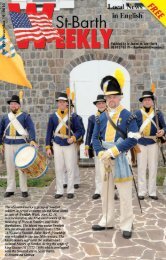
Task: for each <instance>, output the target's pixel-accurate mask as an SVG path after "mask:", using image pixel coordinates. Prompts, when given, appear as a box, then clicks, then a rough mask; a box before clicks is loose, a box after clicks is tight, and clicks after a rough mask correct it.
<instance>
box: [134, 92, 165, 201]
mask: <svg viewBox="0 0 166 260" xmlns="http://www.w3.org/2000/svg"><path fill="white" fill-rule="evenodd" d="M139 101H140V102H141V103H142V107H141V109H139V110H138V111H136V113H135V114H136V116H137V124H138V127H139V132H140V135H141V138H140V139H139V140H138V144H139V148H140V150H141V152H140V153H138V154H137V163H138V194H139V199H141V200H143V199H144V198H145V196H146V195H147V194H148V195H149V197H150V198H151V199H154V200H157V199H158V197H157V195H156V178H157V166H158V154H159V145H158V142H157V141H158V139H157V138H158V137H162V136H164V134H165V133H166V124H165V121H164V117H163V114H162V112H161V111H157V117H158V124H159V129H157V123H156V116H155V112H154V95H153V92H151V91H143V93H142V97H141V98H140V99H139ZM147 168H148V170H149V171H148V176H149V180H148V185H147V180H146V170H147ZM147 186H148V187H147Z"/></svg>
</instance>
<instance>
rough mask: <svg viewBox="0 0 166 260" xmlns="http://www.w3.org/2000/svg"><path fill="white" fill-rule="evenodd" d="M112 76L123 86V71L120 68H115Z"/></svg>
mask: <svg viewBox="0 0 166 260" xmlns="http://www.w3.org/2000/svg"><path fill="white" fill-rule="evenodd" d="M114 76H115V78H116V79H117V81H118V83H119V85H120V87H121V88H123V87H124V83H125V77H124V73H123V72H122V71H121V70H120V69H116V70H115V73H114Z"/></svg>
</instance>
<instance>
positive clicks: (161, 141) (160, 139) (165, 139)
mask: <svg viewBox="0 0 166 260" xmlns="http://www.w3.org/2000/svg"><path fill="white" fill-rule="evenodd" d="M151 90H152V92H153V94H154V114H155V120H156V127H157V132H158V131H159V130H160V126H159V118H158V112H159V109H158V106H157V97H156V96H155V90H156V87H155V84H154V83H152V84H151ZM157 143H158V145H159V147H160V151H161V155H162V158H163V162H164V165H166V159H165V156H164V152H163V147H162V144H164V143H166V137H165V136H161V137H157Z"/></svg>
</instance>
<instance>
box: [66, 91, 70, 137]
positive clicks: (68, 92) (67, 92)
mask: <svg viewBox="0 0 166 260" xmlns="http://www.w3.org/2000/svg"><path fill="white" fill-rule="evenodd" d="M66 94H67V96H68V102H69V106H68V130H69V138H70V137H71V99H70V88H67V89H66Z"/></svg>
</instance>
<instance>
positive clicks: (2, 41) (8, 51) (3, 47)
mask: <svg viewBox="0 0 166 260" xmlns="http://www.w3.org/2000/svg"><path fill="white" fill-rule="evenodd" d="M0 54H2V55H4V56H6V57H9V58H12V57H14V56H15V55H16V51H15V48H14V45H13V44H12V43H11V41H10V40H9V39H7V38H6V37H5V36H2V37H0Z"/></svg>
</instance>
